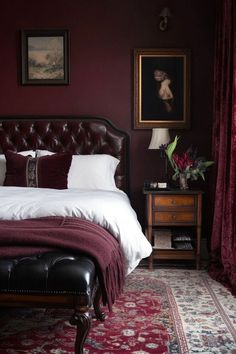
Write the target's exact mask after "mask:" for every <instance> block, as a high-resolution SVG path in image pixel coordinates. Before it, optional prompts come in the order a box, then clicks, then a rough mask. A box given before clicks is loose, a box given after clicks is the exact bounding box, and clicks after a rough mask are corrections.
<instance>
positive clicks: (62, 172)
mask: <svg viewBox="0 0 236 354" xmlns="http://www.w3.org/2000/svg"><path fill="white" fill-rule="evenodd" d="M5 156H6V168H7V170H6V178H5V181H4V185H5V186H18V187H39V188H54V189H65V188H67V175H68V171H69V168H70V165H71V159H72V155H71V154H70V153H69V152H62V153H58V154H55V155H52V156H43V157H36V158H33V157H30V156H21V155H18V154H16V153H14V152H12V151H7V152H6V154H5Z"/></svg>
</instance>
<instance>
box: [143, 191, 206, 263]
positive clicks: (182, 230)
mask: <svg viewBox="0 0 236 354" xmlns="http://www.w3.org/2000/svg"><path fill="white" fill-rule="evenodd" d="M143 193H144V195H145V198H146V237H147V238H148V240H149V241H150V242H151V244H152V246H153V252H152V255H151V256H150V257H149V268H150V269H152V268H153V260H154V259H159V260H192V261H194V262H195V264H196V268H197V269H199V268H200V244H201V226H202V225H201V224H202V216H201V214H202V191H194V190H187V191H182V190H168V191H156V190H146V189H144V190H143Z"/></svg>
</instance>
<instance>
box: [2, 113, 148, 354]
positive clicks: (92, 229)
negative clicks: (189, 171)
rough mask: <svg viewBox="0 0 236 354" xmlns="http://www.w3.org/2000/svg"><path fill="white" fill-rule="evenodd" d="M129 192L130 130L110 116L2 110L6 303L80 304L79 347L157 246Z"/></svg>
mask: <svg viewBox="0 0 236 354" xmlns="http://www.w3.org/2000/svg"><path fill="white" fill-rule="evenodd" d="M36 157H37V158H36ZM22 166H23V167H24V168H23V170H24V171H25V170H27V171H28V172H27V178H26V177H25V174H23V176H21V171H22ZM58 166H59V167H58ZM55 171H56V174H55ZM3 184H5V185H4V186H3ZM35 187H37V188H35ZM128 194H129V137H128V135H127V134H126V133H125V132H123V131H121V130H119V129H117V128H116V127H114V126H113V125H112V124H111V123H110V122H109V121H108V120H106V119H102V118H97V117H75V116H73V117H65V116H63V117H56V116H53V117H46V116H44V117H28V116H27V117H22V116H21V117H2V118H1V122H0V199H1V211H0V283H1V284H2V285H1V286H0V305H1V306H43V307H46V306H50V307H54V306H61V307H72V308H74V314H73V316H72V319H71V323H73V324H76V325H77V337H76V341H75V353H76V354H78V353H82V352H83V345H84V341H85V339H86V337H87V335H88V332H89V328H90V326H91V307H92V306H93V307H94V311H95V315H96V317H97V318H98V319H99V320H104V313H103V312H102V311H101V308H100V303H101V301H102V302H103V304H104V305H107V306H108V307H109V309H110V310H111V309H112V304H113V303H114V302H115V300H116V298H117V297H118V296H119V294H120V292H121V291H122V287H123V281H122V276H124V278H125V276H126V275H127V274H129V273H130V272H132V271H133V269H134V268H135V267H137V265H138V264H139V262H140V260H141V259H142V258H145V257H148V256H149V255H150V253H151V246H150V244H149V243H148V241H147V240H146V238H145V236H144V234H143V233H142V230H141V226H140V224H139V223H138V220H137V217H136V214H135V212H134V210H133V209H132V207H131V205H130V202H129V198H128ZM13 226H14V227H13ZM59 226H60V227H59ZM63 228H64V230H62V229H63ZM22 230H23V231H22ZM29 230H30V231H29ZM32 230H33V231H32ZM29 232H30V235H29ZM45 232H46V234H45ZM65 233H66V234H65ZM78 233H79V235H80V241H78V240H77V234H78ZM32 235H33V236H32ZM74 237H76V239H74ZM90 238H91V240H90ZM98 239H99V242H98ZM100 239H101V241H100ZM42 240H43V241H42ZM77 241H78V242H77ZM102 242H103V243H102ZM108 244H109V251H106V252H105V254H106V257H104V256H103V254H102V250H103V249H104V247H108V246H107V245H108ZM94 245H96V247H94ZM99 249H100V253H99ZM109 252H110V253H109ZM109 255H110V256H109ZM109 259H110V261H109ZM114 259H115V262H116V263H115V262H114ZM52 265H53V266H52ZM9 269H10V271H9ZM42 269H44V272H43V271H42ZM45 269H47V271H45ZM101 269H102V271H101ZM49 270H50V272H49ZM105 271H106V276H105V275H104V274H105ZM35 272H37V277H35V274H36V273H35ZM122 272H123V273H122ZM42 273H43V274H42ZM6 274H8V275H6ZM9 274H10V276H9ZM117 274H119V276H117ZM68 275H70V276H68ZM1 277H2V278H1ZM112 277H113V278H112ZM46 278H47V285H45V283H46V281H45V279H46ZM35 279H36V280H35ZM107 279H109V280H107ZM114 281H115V282H116V286H111V283H113V284H114ZM4 282H5V285H4ZM50 282H51V285H50V286H51V289H49V288H48V286H49V285H48V284H49V283H50ZM109 282H110V283H109ZM62 283H63V286H62ZM72 283H73V286H72V288H71V284H72ZM118 283H119V284H118ZM39 284H41V287H40V285H39ZM29 287H30V288H29Z"/></svg>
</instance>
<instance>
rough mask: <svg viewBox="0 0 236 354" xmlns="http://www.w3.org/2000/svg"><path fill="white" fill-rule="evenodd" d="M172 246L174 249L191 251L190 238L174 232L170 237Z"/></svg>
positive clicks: (183, 233) (185, 234) (184, 233)
mask: <svg viewBox="0 0 236 354" xmlns="http://www.w3.org/2000/svg"><path fill="white" fill-rule="evenodd" d="M172 244H173V247H174V248H175V249H180V250H192V249H193V245H192V239H191V236H190V235H189V234H188V233H186V232H175V233H173V235H172Z"/></svg>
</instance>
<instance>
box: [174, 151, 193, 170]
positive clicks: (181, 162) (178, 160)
mask: <svg viewBox="0 0 236 354" xmlns="http://www.w3.org/2000/svg"><path fill="white" fill-rule="evenodd" d="M172 158H173V160H174V163H175V165H176V167H177V168H178V169H179V170H180V171H181V172H184V171H185V170H186V169H187V168H188V167H191V166H192V165H193V161H192V160H191V159H190V158H189V156H188V154H187V152H185V153H183V154H182V155H178V154H176V153H174V154H173V155H172Z"/></svg>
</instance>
